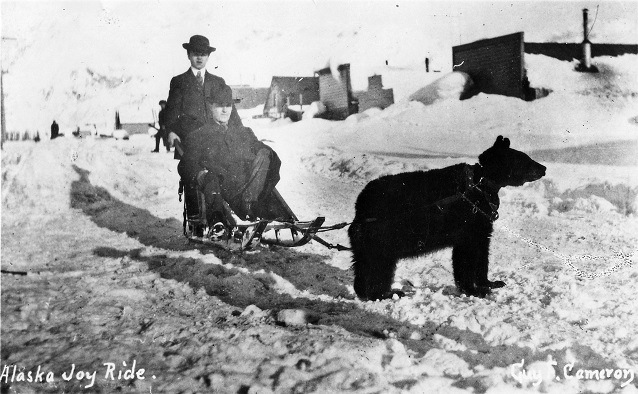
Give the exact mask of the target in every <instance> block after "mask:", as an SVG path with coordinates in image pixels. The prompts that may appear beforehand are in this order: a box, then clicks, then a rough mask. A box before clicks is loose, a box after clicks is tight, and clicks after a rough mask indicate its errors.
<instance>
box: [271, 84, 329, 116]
mask: <svg viewBox="0 0 638 394" xmlns="http://www.w3.org/2000/svg"><path fill="white" fill-rule="evenodd" d="M315 101H319V78H317V77H273V78H272V82H271V83H270V89H269V90H268V95H267V97H266V104H265V105H264V116H267V117H271V118H282V117H284V116H285V115H286V111H287V109H288V107H290V106H300V110H301V109H303V106H304V105H310V104H312V103H313V102H315Z"/></svg>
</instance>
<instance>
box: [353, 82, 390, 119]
mask: <svg viewBox="0 0 638 394" xmlns="http://www.w3.org/2000/svg"><path fill="white" fill-rule="evenodd" d="M356 96H357V99H358V100H359V112H363V111H365V110H367V109H370V108H379V109H386V108H387V107H389V106H391V105H392V104H394V91H393V90H392V89H383V81H382V78H381V75H373V76H371V77H368V90H367V91H365V92H358V93H356Z"/></svg>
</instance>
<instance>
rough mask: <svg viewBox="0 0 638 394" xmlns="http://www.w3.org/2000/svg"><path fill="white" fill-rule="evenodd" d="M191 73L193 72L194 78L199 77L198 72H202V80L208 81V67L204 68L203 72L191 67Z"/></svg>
mask: <svg viewBox="0 0 638 394" xmlns="http://www.w3.org/2000/svg"><path fill="white" fill-rule="evenodd" d="M191 71H192V72H193V75H194V76H197V72H198V71H201V73H202V78H204V79H206V67H204V68H202V69H201V70H198V69H196V68H195V67H191Z"/></svg>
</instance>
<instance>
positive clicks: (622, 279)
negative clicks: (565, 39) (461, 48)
mask: <svg viewBox="0 0 638 394" xmlns="http://www.w3.org/2000/svg"><path fill="white" fill-rule="evenodd" d="M637 59H638V57H637V56H635V55H631V56H628V55H626V56H621V57H618V58H597V59H595V60H596V64H597V66H598V68H599V69H600V70H601V72H600V73H598V74H578V73H575V72H573V71H572V70H573V66H574V64H571V63H568V62H560V61H557V60H553V59H550V58H547V57H544V56H528V57H526V62H527V67H528V71H529V77H530V80H531V83H532V86H536V87H545V88H548V89H551V90H552V91H553V93H551V94H550V95H549V96H548V97H546V98H543V99H540V100H537V101H535V102H524V101H521V100H518V99H512V98H507V97H502V96H495V95H483V94H481V95H478V96H476V97H474V98H472V99H470V100H466V101H457V100H452V99H448V100H439V101H435V102H434V103H432V104H430V105H424V104H422V103H419V102H407V101H402V102H398V103H396V104H395V105H393V106H392V107H390V108H388V109H386V110H384V111H379V110H370V111H368V112H366V113H365V114H363V115H362V114H359V115H356V116H353V117H351V118H349V119H347V120H346V121H342V122H330V121H325V120H321V119H310V120H304V121H302V122H298V123H291V122H290V121H288V120H278V121H276V122H270V121H268V120H263V119H251V116H250V115H251V114H252V113H253V112H256V113H260V112H261V111H260V110H259V109H256V110H254V111H246V112H245V113H244V114H242V115H243V116H244V122H245V124H247V125H249V126H251V127H252V128H253V129H254V130H255V132H256V134H257V135H258V136H259V137H260V138H261V139H263V140H264V141H266V142H267V143H269V144H270V145H271V146H272V147H273V148H274V149H275V150H276V151H277V152H278V154H279V155H280V157H281V158H282V161H283V166H282V171H281V175H282V180H281V182H280V184H279V186H278V189H279V190H280V192H281V194H282V195H283V196H284V198H285V199H286V201H287V202H288V203H289V205H290V206H291V207H292V209H293V210H294V211H295V212H296V213H297V216H299V217H301V218H312V217H315V216H318V215H322V216H325V217H326V218H327V220H326V222H327V223H328V224H334V223H338V222H347V221H350V220H351V219H352V218H353V216H354V202H355V199H356V197H357V194H358V193H359V192H360V191H361V189H362V188H363V187H364V185H365V184H366V182H367V181H369V180H371V179H374V178H375V177H378V176H379V175H382V174H390V173H398V172H403V171H412V170H426V169H431V168H439V167H444V166H448V165H451V164H455V163H459V162H468V163H474V162H476V160H477V155H478V154H479V153H480V152H481V151H483V150H485V149H487V148H488V147H489V146H491V145H492V143H493V142H494V140H495V138H496V136H498V135H504V136H506V137H508V138H510V139H511V141H512V147H513V148H514V149H519V150H523V151H525V152H528V153H529V154H530V155H531V156H532V158H534V159H536V160H538V161H541V162H543V164H544V165H546V166H547V168H548V170H547V176H546V177H544V178H543V179H541V180H540V181H537V182H534V183H531V184H526V185H524V186H523V187H520V188H506V189H503V190H502V191H501V193H500V196H501V209H500V219H499V220H498V221H497V222H496V224H495V225H496V230H495V233H494V236H493V241H492V246H491V265H490V276H491V278H496V279H500V280H504V281H505V282H506V283H507V286H506V287H505V288H502V289H498V290H495V291H494V293H493V295H492V296H490V297H488V298H486V299H477V298H473V297H469V298H468V297H465V296H461V295H459V294H458V292H457V291H456V290H455V288H454V283H453V279H452V273H451V261H450V257H451V253H450V251H449V250H446V251H441V252H437V253H434V254H431V255H428V256H423V257H419V258H416V259H411V260H406V261H402V262H401V263H400V265H399V269H398V271H397V275H396V280H395V281H396V282H397V283H396V285H397V286H403V285H407V286H410V287H412V288H413V289H414V290H415V293H414V294H413V295H411V296H409V297H406V298H402V299H398V300H386V301H381V302H361V301H359V300H357V299H356V297H354V295H353V291H352V273H351V271H350V270H349V265H350V255H349V253H348V252H337V251H334V250H328V249H326V248H324V247H323V246H321V245H319V244H316V243H311V244H308V245H306V246H304V247H301V248H297V249H295V250H287V249H275V248H273V249H267V248H260V249H258V251H255V252H248V253H244V254H243V255H237V254H229V253H227V252H222V251H218V250H214V249H212V250H211V249H205V248H201V247H198V246H196V245H189V244H187V243H186V242H185V241H184V239H183V238H182V235H181V231H182V227H181V225H182V224H181V220H182V203H180V202H179V201H178V199H177V185H178V176H177V174H176V170H175V167H176V163H177V162H176V161H174V160H172V155H167V154H165V153H159V154H152V153H150V150H151V149H152V148H153V147H154V139H151V138H149V137H148V136H141V135H135V136H132V137H131V139H130V140H128V141H122V140H119V141H117V140H113V139H93V138H87V139H74V138H72V137H65V138H59V139H56V140H52V141H49V140H46V141H42V142H40V143H38V144H35V143H32V142H8V143H6V144H5V145H4V149H3V151H2V269H3V275H2V367H3V370H2V375H0V383H1V384H2V388H3V390H8V392H12V391H9V390H15V391H16V392H20V393H23V392H25V393H26V392H52V393H53V392H62V391H66V392H69V391H73V392H112V391H116V390H121V391H123V392H140V393H142V392H152V393H156V392H164V393H168V392H233V393H235V392H250V393H267V392H361V393H368V392H413V393H426V392H427V393H455V392H459V393H460V392H464V393H465V392H474V393H483V392H487V393H515V392H536V391H541V392H548V393H580V392H595V393H599V392H600V393H612V392H613V393H635V392H638V383H637V382H638V379H636V377H635V374H636V373H637V372H638V340H637V339H636V337H635V334H636V332H638V318H637V317H636V315H635V309H636V301H637V296H636V291H635V286H634V280H638V271H637V269H636V266H635V263H636V255H631V254H632V253H636V252H637V251H636V249H637V246H638V235H637V234H638V220H637V216H636V215H637V214H638V172H637V170H638V161H637V159H636V158H637V157H638V121H637V119H638V74H637V73H636V70H637V69H638V68H636V67H635V66H636V64H637ZM421 87H423V86H422V85H418V84H415V86H414V91H417V90H418V89H419V88H421ZM325 238H326V239H327V240H329V241H330V242H332V243H340V244H344V245H347V244H348V238H347V234H346V230H345V229H344V230H337V231H334V232H330V233H326V234H325ZM619 252H622V253H623V255H621V254H619ZM627 256H629V257H627ZM565 257H570V258H571V259H570V260H566V259H565ZM4 271H10V273H6V272H4ZM20 273H26V275H19V274H20ZM583 275H585V276H587V275H593V276H594V277H595V278H594V279H588V278H586V277H583ZM289 309H292V310H297V311H298V312H296V313H297V314H300V313H301V312H299V311H304V313H305V315H306V318H305V319H303V320H304V321H308V322H310V323H311V324H307V325H306V324H303V325H294V324H291V323H293V322H292V321H287V320H285V319H283V318H282V316H283V315H285V314H286V312H284V313H281V312H282V311H284V310H289ZM291 314H293V315H294V313H293V312H291ZM285 321H287V322H288V324H284V322H285ZM133 362H135V368H136V369H135V374H136V375H135V376H134V377H132V376H129V375H127V374H125V373H124V372H126V371H127V370H129V371H130V369H131V367H132V364H133ZM554 362H555V365H553V366H552V364H554ZM109 363H112V364H114V365H111V364H109ZM521 363H523V364H522V365H523V366H522V367H521ZM14 365H15V366H16V368H17V369H16V373H15V375H13V366H14ZM72 365H75V373H74V374H73V376H72V377H71V378H70V380H68V381H67V380H65V379H64V377H65V376H67V377H68V375H62V373H63V372H65V373H67V374H68V373H69V371H70V370H71V368H72ZM111 366H112V367H113V368H115V372H114V373H113V374H112V375H109V374H108V373H107V371H108V368H109V367H111ZM5 367H6V368H7V369H6V373H5ZM39 367H40V369H41V371H44V375H43V380H46V374H47V373H48V372H51V380H52V381H51V382H40V381H38V382H28V381H26V382H25V381H18V380H17V379H18V378H19V377H20V372H21V371H22V372H23V379H22V380H27V377H28V372H29V371H32V373H33V378H34V379H35V377H36V371H37V370H38V368H39ZM140 368H143V369H144V370H145V371H144V372H141V373H140V371H141V370H140ZM80 370H81V371H83V372H86V373H82V374H81V375H78V371H80ZM579 370H580V371H581V372H578V371H579ZM593 370H597V371H598V372H597V373H596V375H595V376H594V375H593V372H592V371H593ZM119 371H122V377H121V378H118V372H119ZM93 372H95V375H92V373H93ZM600 374H603V375H604V376H603V377H601V375H600ZM5 376H6V378H5ZM596 376H597V377H598V378H599V379H597V378H596ZM9 387H10V388H9Z"/></svg>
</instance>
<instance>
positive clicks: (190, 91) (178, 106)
mask: <svg viewBox="0 0 638 394" xmlns="http://www.w3.org/2000/svg"><path fill="white" fill-rule="evenodd" d="M182 46H183V47H184V49H186V55H187V56H188V60H189V61H190V64H191V66H190V68H189V69H188V70H186V72H185V73H183V74H180V75H178V76H176V77H173V79H171V85H170V91H169V93H168V101H167V103H166V128H167V130H168V142H169V146H172V145H173V142H174V141H175V140H176V139H177V140H180V141H182V140H184V139H185V138H186V135H185V133H184V130H183V129H182V128H179V127H175V125H176V124H177V120H178V119H180V118H182V117H188V118H191V120H192V121H196V122H201V123H206V122H207V121H208V120H209V119H210V118H211V114H209V113H207V110H206V98H207V97H213V96H214V95H215V93H216V92H219V91H221V90H222V88H223V87H224V86H226V82H225V81H224V80H223V79H222V78H220V77H218V76H216V75H213V74H211V73H209V72H208V71H206V63H207V62H208V58H209V56H210V54H211V52H214V51H215V48H213V47H211V46H210V43H209V41H208V38H206V37H204V36H200V35H195V36H192V37H191V38H190V40H189V42H188V43H184V44H182ZM229 124H231V125H242V123H241V119H240V118H239V114H238V113H237V109H236V108H235V106H234V105H233V109H232V114H231V118H230V121H229ZM175 156H176V158H179V157H178V153H177V152H176V153H175Z"/></svg>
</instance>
